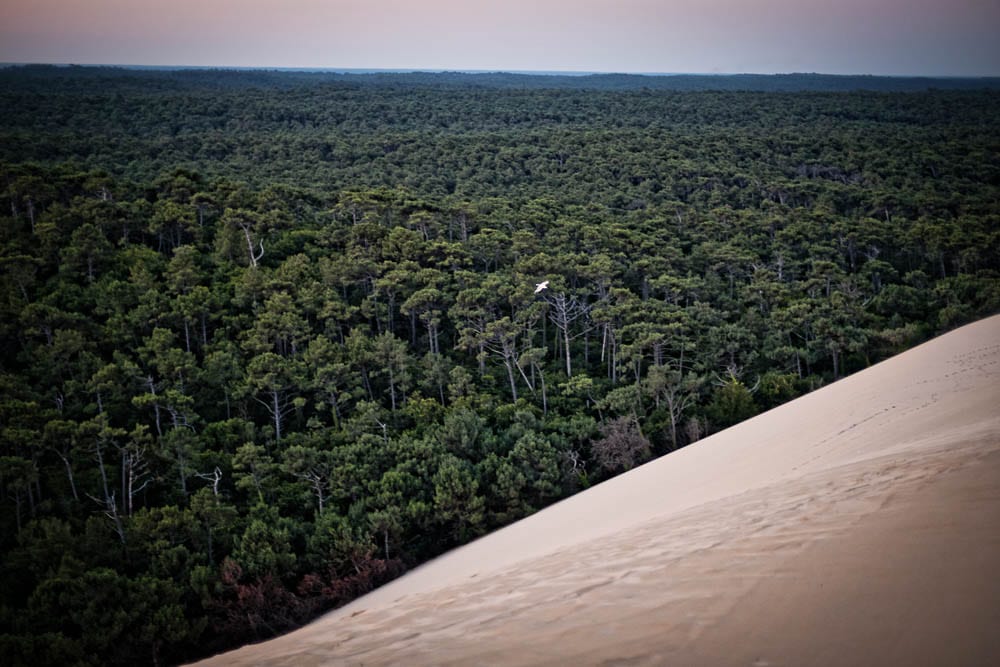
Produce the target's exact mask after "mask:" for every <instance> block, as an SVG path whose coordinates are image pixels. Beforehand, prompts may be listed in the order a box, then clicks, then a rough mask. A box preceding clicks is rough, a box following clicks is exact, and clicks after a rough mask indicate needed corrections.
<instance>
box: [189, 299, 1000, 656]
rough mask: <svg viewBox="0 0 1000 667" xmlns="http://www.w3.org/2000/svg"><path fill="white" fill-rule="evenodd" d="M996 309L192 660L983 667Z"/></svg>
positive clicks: (992, 643)
mask: <svg viewBox="0 0 1000 667" xmlns="http://www.w3.org/2000/svg"><path fill="white" fill-rule="evenodd" d="M998 482H1000V316H995V317H992V318H989V319H986V320H983V321H980V322H977V323H975V324H972V325H969V326H966V327H963V328H962V329H959V330H956V331H954V332H951V333H949V334H946V335H944V336H942V337H940V338H937V339H935V340H933V341H930V342H928V343H925V344H924V345H921V346H919V347H917V348H915V349H913V350H910V351H908V352H906V353H904V354H902V355H899V356H897V357H895V358H893V359H889V360H888V361H885V362H883V363H881V364H878V365H876V366H873V367H872V368H870V369H867V370H865V371H863V372H861V373H858V374H855V375H853V376H851V377H848V378H845V379H843V380H841V381H839V382H837V383H835V384H832V385H830V386H828V387H825V388H823V389H821V390H819V391H816V392H814V393H812V394H809V395H808V396H804V397H802V398H799V399H797V400H795V401H793V402H791V403H789V404H786V405H784V406H781V407H779V408H777V409H775V410H772V411H770V412H768V413H765V414H762V415H759V416H758V417H756V418H754V419H752V420H749V421H747V422H744V423H742V424H740V425H738V426H735V427H733V428H731V429H728V430H726V431H724V432H722V433H718V434H716V435H713V436H711V437H709V438H706V439H704V440H702V441H700V442H698V443H695V444H693V445H691V446H689V447H686V448H685V449H682V450H680V451H678V452H675V453H673V454H671V455H669V456H666V457H663V458H660V459H658V460H656V461H653V462H651V463H649V464H646V465H644V466H642V467H640V468H637V469H635V470H633V471H631V472H629V473H627V474H624V475H621V476H619V477H617V478H615V479H612V480H610V481H608V482H605V483H604V484H601V485H599V486H596V487H594V488H592V489H589V490H587V491H586V492H583V493H581V494H578V495H577V496H574V497H572V498H570V499H567V500H565V501H563V502H561V503H558V504H556V505H553V506H552V507H549V508H547V509H546V510H543V511H541V512H539V513H537V514H535V515H533V516H531V517H529V518H527V519H524V520H522V521H520V522H518V523H517V524H514V525H512V526H509V527H507V528H505V529H503V530H500V531H497V532H496V533H493V534H491V535H489V536H486V537H484V538H482V539H480V540H478V541H476V542H474V543H472V544H469V545H467V546H465V547H462V548H460V549H457V550H455V551H453V552H450V553H448V554H445V555H444V556H442V557H440V558H438V559H436V560H434V561H432V562H430V563H428V564H426V565H424V566H422V567H420V568H418V569H416V570H414V571H413V572H411V573H409V574H407V575H406V576H404V577H402V578H400V579H398V580H396V581H395V582H392V583H391V584H389V585H387V586H385V587H383V588H381V589H379V590H377V591H375V592H373V593H372V594H370V595H368V596H365V597H364V598H361V599H359V600H356V601H355V602H353V603H351V604H350V605H347V606H346V607H343V608H341V609H338V610H336V611H334V612H331V613H330V614H328V615H326V616H325V617H323V618H321V619H319V620H318V621H316V622H315V623H313V624H311V625H309V626H307V627H305V628H302V629H300V630H298V631H296V632H293V633H291V634H289V635H286V636H284V637H280V638H277V639H274V640H271V641H268V642H265V643H262V644H259V645H254V646H248V647H244V648H242V649H239V650H237V651H233V652H231V653H227V654H223V655H220V656H216V657H215V658H212V659H209V660H206V661H204V662H203V663H199V664H206V665H209V664H213V665H214V664H218V665H222V664H225V665H262V664H268V665H362V664H363V665H391V664H406V665H421V664H428V665H430V664H434V665H442V664H452V665H466V664H505V665H539V664H543V665H560V664H630V665H631V664H636V665H646V664H648V665H659V664H686V665H697V664H710V665H730V664H731V665H802V664H810V665H827V664H828V665H841V664H910V665H918V664H926V665H937V664H963V665H977V664H982V665H987V664H1000V633H998V632H997V629H998V628H1000V577H998V576H997V575H996V572H995V568H996V564H998V563H1000V483H998Z"/></svg>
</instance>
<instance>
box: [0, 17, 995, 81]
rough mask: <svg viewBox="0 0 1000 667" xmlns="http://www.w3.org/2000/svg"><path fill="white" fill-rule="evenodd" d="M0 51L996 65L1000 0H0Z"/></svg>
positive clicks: (399, 63) (0, 54) (284, 58)
mask: <svg viewBox="0 0 1000 667" xmlns="http://www.w3.org/2000/svg"><path fill="white" fill-rule="evenodd" d="M0 62H20V63H24V62H46V63H79V64H89V63H104V64H133V65H218V66H270V67H334V68H399V69H488V70H496V69H504V70H576V71H603V72H609V71H613V72H762V73H769V72H807V71H808V72H826V73H833V74H900V75H905V74H925V75H967V76H983V75H988V76H1000V0H798V1H796V0H575V1H572V0H503V1H496V0H422V1H420V0H172V1H166V0H163V1H161V0H0Z"/></svg>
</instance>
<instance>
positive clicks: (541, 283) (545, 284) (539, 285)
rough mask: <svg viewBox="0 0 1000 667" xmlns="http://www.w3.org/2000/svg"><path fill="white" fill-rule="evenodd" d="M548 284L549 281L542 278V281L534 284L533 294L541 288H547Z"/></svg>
mask: <svg viewBox="0 0 1000 667" xmlns="http://www.w3.org/2000/svg"><path fill="white" fill-rule="evenodd" d="M548 286H549V281H548V280H543V281H542V282H540V283H538V284H537V285H535V294H538V293H539V292H541V291H542V290H543V289H545V288H547V287H548Z"/></svg>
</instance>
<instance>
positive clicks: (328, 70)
mask: <svg viewBox="0 0 1000 667" xmlns="http://www.w3.org/2000/svg"><path fill="white" fill-rule="evenodd" d="M38 66H48V67H66V68H68V67H81V68H87V67H90V68H109V69H123V70H152V71H165V72H177V71H228V72H233V71H240V72H254V71H256V72H300V73H317V74H324V73H325V74H516V75H522V76H574V77H585V76H609V75H610V76H643V77H671V76H705V77H727V76H775V77H777V76H802V75H808V76H825V77H845V78H846V77H869V78H886V79H996V78H1000V74H873V73H862V72H855V73H846V74H845V73H839V74H834V73H828V72H816V71H813V72H805V71H782V72H736V71H733V72H658V71H628V70H560V69H552V70H549V69H539V70H525V69H504V68H495V69H481V68H470V69H462V68H439V67H427V68H424V67H414V68H405V67H326V66H306V67H298V66H282V65H165V64H157V65H149V64H130V63H76V62H2V63H0V68H11V67H38Z"/></svg>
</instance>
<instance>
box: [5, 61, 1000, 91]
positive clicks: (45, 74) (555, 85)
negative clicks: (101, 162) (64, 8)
mask: <svg viewBox="0 0 1000 667" xmlns="http://www.w3.org/2000/svg"><path fill="white" fill-rule="evenodd" d="M100 79H115V80H116V82H117V83H119V84H120V83H124V82H125V81H127V80H134V81H136V82H137V83H138V82H142V83H143V86H144V87H146V86H148V85H149V83H150V82H151V81H157V82H158V83H159V84H160V85H162V86H163V87H165V88H167V89H170V88H175V87H189V86H192V85H194V86H209V87H226V88H281V87H290V86H295V87H298V86H302V85H308V84H340V85H347V86H387V87H407V86H416V87H430V88H452V87H458V88H484V89H534V90H540V89H561V90H677V91H698V90H729V91H759V92H768V91H774V92H799V91H802V92H805V91H812V92H847V91H856V90H867V91H881V92H916V91H925V90H981V89H1000V77H981V78H961V77H954V78H941V77H894V76H867V75H848V76H845V75H831V74H808V73H794V74H722V75H713V74H665V75H647V74H582V75H581V74H549V73H538V74H530V73H511V72H425V71H414V72H400V71H396V70H386V71H368V70H364V71H358V72H347V71H323V70H317V71H308V70H289V69H242V68H237V69H225V68H220V69H211V68H176V67H164V68H154V67H149V68H147V67H143V68H135V67H110V66H80V65H66V66H62V65H9V66H7V67H6V68H3V69H0V85H5V86H6V85H9V84H11V83H13V82H15V81H16V82H18V83H19V84H20V85H25V84H27V83H33V82H34V83H44V82H52V81H53V80H58V81H60V82H62V83H64V84H65V83H66V82H67V81H72V80H76V81H80V82H88V83H92V82H93V81H94V80H100Z"/></svg>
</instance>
